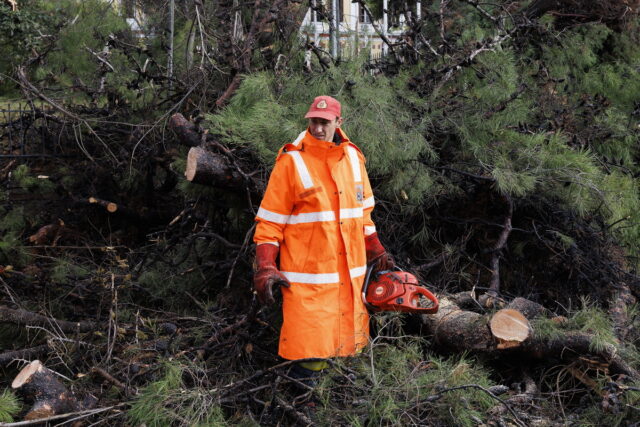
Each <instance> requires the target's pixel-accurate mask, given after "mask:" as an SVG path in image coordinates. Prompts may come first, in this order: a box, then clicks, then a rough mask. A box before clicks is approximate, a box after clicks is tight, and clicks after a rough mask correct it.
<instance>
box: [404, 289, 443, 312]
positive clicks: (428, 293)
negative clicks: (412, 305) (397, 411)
mask: <svg viewBox="0 0 640 427" xmlns="http://www.w3.org/2000/svg"><path fill="white" fill-rule="evenodd" d="M416 294H417V295H422V296H423V297H425V298H427V299H428V300H429V301H431V302H432V303H433V306H432V307H429V308H416V311H415V312H416V313H421V314H434V313H437V312H438V307H439V305H440V303H439V302H438V298H436V296H435V295H434V294H432V293H431V291H429V290H428V289H427V288H423V287H422V286H416V289H415V291H414V293H413V295H411V298H412V299H413V296H414V295H416Z"/></svg>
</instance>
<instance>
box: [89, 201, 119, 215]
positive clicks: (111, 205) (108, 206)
mask: <svg viewBox="0 0 640 427" xmlns="http://www.w3.org/2000/svg"><path fill="white" fill-rule="evenodd" d="M89 203H91V204H92V205H99V206H102V207H103V208H105V209H106V210H107V212H109V213H114V212H115V211H117V210H118V204H117V203H113V202H109V201H107V200H102V199H98V198H97V197H89Z"/></svg>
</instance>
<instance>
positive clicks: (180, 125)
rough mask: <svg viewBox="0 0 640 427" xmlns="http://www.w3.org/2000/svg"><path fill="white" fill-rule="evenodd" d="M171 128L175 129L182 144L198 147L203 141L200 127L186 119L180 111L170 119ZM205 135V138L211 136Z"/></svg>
mask: <svg viewBox="0 0 640 427" xmlns="http://www.w3.org/2000/svg"><path fill="white" fill-rule="evenodd" d="M169 129H171V130H173V131H174V132H175V133H176V135H177V136H178V141H179V142H180V143H181V144H182V145H187V146H189V147H197V146H199V145H200V143H201V142H202V134H201V133H200V131H199V130H198V127H197V126H196V125H194V124H193V123H191V122H190V121H189V120H187V119H185V118H184V116H183V115H182V114H180V113H176V114H174V115H173V116H171V118H170V119H169ZM209 137H210V136H205V137H204V138H205V139H206V138H209Z"/></svg>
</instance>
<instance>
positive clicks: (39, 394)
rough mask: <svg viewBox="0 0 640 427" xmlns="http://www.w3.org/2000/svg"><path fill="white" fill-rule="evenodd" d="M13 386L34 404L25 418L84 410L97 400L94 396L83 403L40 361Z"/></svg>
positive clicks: (30, 418)
mask: <svg viewBox="0 0 640 427" xmlns="http://www.w3.org/2000/svg"><path fill="white" fill-rule="evenodd" d="M11 388H13V389H14V390H16V391H17V392H18V393H20V394H21V395H22V396H23V397H24V398H25V399H26V400H27V401H28V402H33V406H32V407H31V409H30V410H29V411H28V412H27V414H26V415H25V417H24V419H25V420H37V419H40V418H46V417H50V416H53V415H57V414H65V413H68V412H77V411H81V410H83V409H88V408H89V407H90V406H93V405H94V404H95V402H96V399H95V398H93V396H91V397H88V398H87V399H85V401H83V402H80V401H78V399H77V398H76V397H75V396H74V395H73V394H72V393H71V392H69V391H68V390H67V388H66V387H65V386H64V384H62V383H61V382H60V381H59V380H58V379H57V378H56V375H55V374H54V373H53V372H52V371H51V370H49V369H47V368H46V367H45V366H44V365H43V364H42V363H41V362H40V361H39V360H34V361H33V362H31V363H30V364H28V365H27V366H25V367H24V368H23V369H22V370H21V371H20V373H18V375H17V376H16V378H15V379H14V380H13V382H12V383H11Z"/></svg>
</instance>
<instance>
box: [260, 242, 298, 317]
mask: <svg viewBox="0 0 640 427" xmlns="http://www.w3.org/2000/svg"><path fill="white" fill-rule="evenodd" d="M279 250H280V248H278V247H277V246H276V245H272V244H269V243H263V244H261V245H258V246H257V247H256V263H255V273H254V275H253V288H254V289H255V291H256V293H257V294H258V300H259V301H260V303H261V304H263V305H266V304H273V303H274V302H275V299H273V285H274V284H278V285H281V286H285V287H287V288H288V287H289V286H291V284H290V283H289V281H288V280H287V278H286V277H284V274H282V273H281V272H280V270H278V268H277V267H276V257H277V256H278V251H279Z"/></svg>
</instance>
